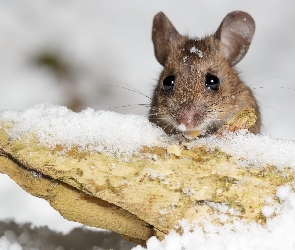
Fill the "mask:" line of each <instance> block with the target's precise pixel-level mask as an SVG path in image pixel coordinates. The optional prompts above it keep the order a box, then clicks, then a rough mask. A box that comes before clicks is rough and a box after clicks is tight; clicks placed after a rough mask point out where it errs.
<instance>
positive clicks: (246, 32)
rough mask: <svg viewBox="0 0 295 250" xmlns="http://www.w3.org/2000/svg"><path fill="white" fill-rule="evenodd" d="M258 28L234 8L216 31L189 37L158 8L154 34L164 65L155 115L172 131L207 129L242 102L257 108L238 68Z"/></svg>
mask: <svg viewBox="0 0 295 250" xmlns="http://www.w3.org/2000/svg"><path fill="white" fill-rule="evenodd" d="M254 31H255V22H254V20H253V18H252V17H251V16H250V15H249V14H247V13H245V12H241V11H235V12H231V13H229V14H228V15H227V16H226V17H225V18H224V19H223V21H222V23H221V24H220V26H219V28H218V29H217V31H216V32H215V34H213V35H212V36H208V37H205V38H202V39H190V38H188V37H187V36H182V35H180V34H179V33H178V32H177V30H176V29H175V27H174V26H173V25H172V23H171V22H170V21H169V19H168V18H167V17H166V16H165V15H164V13H162V12H160V13H158V14H157V15H156V16H155V17H154V21H153V29H152V40H153V44H154V51H155V56H156V58H157V60H158V62H159V63H160V64H161V65H163V67H164V69H163V71H162V73H161V75H160V78H159V82H158V85H157V87H156V89H155V91H154V95H153V101H152V105H151V109H150V116H149V119H150V121H152V122H154V123H156V124H157V125H159V126H160V127H162V128H163V129H164V130H165V131H166V133H169V134H171V133H178V132H182V131H198V132H199V133H201V134H203V135H204V134H208V133H211V132H214V131H216V130H217V129H218V128H219V127H220V126H221V125H222V124H223V123H224V122H225V121H226V119H227V118H228V117H229V116H231V115H232V114H234V113H235V112H237V111H238V110H239V109H241V108H243V107H246V106H250V107H254V108H256V109H257V105H256V102H255V99H254V97H253V95H252V93H251V91H250V90H249V89H248V88H247V87H246V86H245V85H244V84H243V83H242V82H241V80H240V79H239V77H238V74H237V72H236V70H235V69H234V68H233V66H234V65H236V64H237V63H238V62H239V61H241V60H242V58H243V57H244V56H245V54H246V53H247V51H248V48H249V46H250V43H251V41H252V37H253V35H254ZM257 110H258V109H257Z"/></svg>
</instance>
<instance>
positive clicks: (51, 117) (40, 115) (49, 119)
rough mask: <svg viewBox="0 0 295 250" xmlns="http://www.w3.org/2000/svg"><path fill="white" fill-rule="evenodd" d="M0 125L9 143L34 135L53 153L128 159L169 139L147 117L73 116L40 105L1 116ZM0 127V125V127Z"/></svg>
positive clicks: (104, 113) (63, 109) (91, 113)
mask: <svg viewBox="0 0 295 250" xmlns="http://www.w3.org/2000/svg"><path fill="white" fill-rule="evenodd" d="M0 121H2V122H5V124H9V126H12V127H11V129H9V130H7V131H8V134H9V136H10V138H11V139H12V140H16V139H19V138H21V137H28V138H29V137H30V135H31V133H34V134H35V135H36V136H37V138H38V139H39V141H40V143H41V144H42V145H44V146H46V147H49V148H52V149H54V148H55V147H56V146H57V145H61V146H63V147H64V148H65V150H70V149H71V148H73V147H78V148H79V149H80V150H87V151H92V152H105V153H107V154H112V155H125V156H130V155H132V154H134V153H137V152H138V150H139V149H141V147H143V146H147V147H152V146H159V145H160V144H159V142H160V140H162V141H165V139H168V136H167V135H166V134H165V133H164V132H163V130H161V129H160V128H158V127H156V126H155V125H153V124H151V123H149V121H148V120H147V118H146V117H144V116H140V115H122V114H118V113H115V112H111V111H96V112H95V111H94V110H93V109H91V108H88V109H86V110H83V111H81V112H79V113H75V112H73V111H71V110H69V109H67V108H66V107H62V106H54V105H50V104H40V105H36V106H34V107H32V108H28V109H25V110H20V111H16V110H5V111H1V112H0ZM0 126H1V125H0Z"/></svg>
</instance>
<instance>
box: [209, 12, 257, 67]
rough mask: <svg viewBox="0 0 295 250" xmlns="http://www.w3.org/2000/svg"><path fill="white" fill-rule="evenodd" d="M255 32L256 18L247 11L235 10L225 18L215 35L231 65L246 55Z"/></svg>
mask: <svg viewBox="0 0 295 250" xmlns="http://www.w3.org/2000/svg"><path fill="white" fill-rule="evenodd" d="M254 32H255V22H254V19H253V18H252V17H251V16H250V15H249V14H248V13H246V12H243V11H234V12H231V13H229V14H227V16H226V17H225V18H224V19H223V21H222V23H221V24H220V26H219V28H218V30H217V31H216V33H215V34H214V37H215V38H217V39H218V40H220V41H221V51H222V52H223V54H224V56H225V58H226V59H227V60H228V61H229V63H230V65H231V66H234V65H236V64H237V63H238V62H239V61H241V60H242V59H243V57H244V56H245V55H246V53H247V51H248V49H249V46H250V44H251V41H252V38H253V35H254Z"/></svg>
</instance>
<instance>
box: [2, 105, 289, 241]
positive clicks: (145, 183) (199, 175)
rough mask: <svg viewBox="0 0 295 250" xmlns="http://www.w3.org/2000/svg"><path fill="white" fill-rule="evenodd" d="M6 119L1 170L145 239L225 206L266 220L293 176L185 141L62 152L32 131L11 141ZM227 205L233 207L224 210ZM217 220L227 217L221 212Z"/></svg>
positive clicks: (73, 210) (85, 217) (87, 219)
mask: <svg viewBox="0 0 295 250" xmlns="http://www.w3.org/2000/svg"><path fill="white" fill-rule="evenodd" d="M253 112H254V111H251V110H250V111H249V110H247V112H245V111H243V112H240V113H238V114H237V116H236V117H233V118H231V119H230V120H229V122H228V123H227V124H226V125H225V126H226V129H229V130H230V131H232V130H236V129H237V128H249V127H251V126H252V125H253V124H254V123H255V119H254V123H253ZM243 114H244V115H243ZM245 114H246V115H245ZM249 114H250V115H249ZM254 115H255V114H254ZM249 120H250V122H249ZM249 124H252V125H250V126H249ZM2 125H3V124H2ZM4 125H5V124H4ZM4 125H3V126H2V128H1V129H0V146H1V147H0V150H1V151H0V152H1V156H0V172H1V173H4V174H7V175H9V176H10V177H11V178H12V179H13V180H14V181H15V182H16V183H18V184H19V185H20V186H21V187H22V188H23V189H24V190H26V191H27V192H29V193H31V194H33V195H35V196H38V197H41V198H43V199H46V200H47V201H48V202H49V203H50V204H51V206H52V207H54V208H55V209H56V210H57V211H59V212H60V213H61V214H62V215H63V216H64V217H65V218H67V219H69V220H73V221H78V222H81V223H83V224H85V225H89V226H93V227H99V228H105V229H108V230H112V231H115V232H118V233H120V234H122V235H125V236H126V237H127V238H128V239H130V240H133V241H135V242H139V243H144V242H145V241H146V240H147V239H148V238H150V237H151V236H153V235H155V236H157V237H158V238H163V237H164V236H165V235H166V234H167V233H168V232H169V231H170V230H171V229H174V228H175V226H176V225H177V224H178V221H179V220H181V219H183V218H184V219H187V220H188V221H197V222H198V223H202V221H204V220H205V219H206V218H208V216H213V215H218V214H220V213H225V214H226V215H227V216H228V223H230V222H231V221H233V220H235V219H240V218H246V219H248V220H249V221H257V222H259V223H264V221H265V218H264V216H263V215H262V213H261V211H262V207H263V206H264V205H265V199H266V198H267V197H270V198H272V199H273V200H277V199H276V197H275V193H276V190H277V187H279V186H282V185H284V184H286V183H288V182H291V181H292V180H293V174H292V173H291V172H289V170H288V169H286V170H285V171H284V172H280V171H277V170H276V169H275V167H274V166H265V167H264V168H254V167H253V168H251V167H249V168H241V167H238V166H237V165H236V163H235V161H234V160H233V159H232V157H231V156H230V155H228V154H225V153H224V152H222V151H220V150H219V149H216V150H213V151H212V150H207V149H206V148H205V147H195V148H192V149H187V148H186V146H185V144H184V145H180V146H175V145H169V146H167V148H166V149H163V148H160V147H159V148H157V147H154V148H150V149H149V148H145V149H143V155H145V156H149V157H144V156H133V157H132V159H130V160H129V161H128V160H127V161H126V159H124V161H123V160H122V159H120V158H116V157H111V156H106V155H104V154H100V153H89V152H81V151H79V150H75V149H73V150H71V151H68V152H66V153H61V152H62V148H57V149H56V150H52V149H51V150H49V149H48V148H45V147H43V146H42V145H40V144H39V143H38V140H37V139H36V138H35V137H34V135H33V134H32V137H31V140H29V141H23V140H10V139H9V136H8V134H7V129H9V128H6V130H5V129H4V128H3V127H5V126H4ZM180 147H181V148H180ZM150 156H152V157H150ZM8 195H9V194H8ZM220 206H223V208H224V207H226V208H227V209H225V210H224V209H223V212H222V211H221V210H222V209H220ZM28 212H29V211H28ZM212 218H213V217H212ZM214 223H220V222H219V221H218V219H217V217H216V218H215V219H214ZM222 223H224V222H222Z"/></svg>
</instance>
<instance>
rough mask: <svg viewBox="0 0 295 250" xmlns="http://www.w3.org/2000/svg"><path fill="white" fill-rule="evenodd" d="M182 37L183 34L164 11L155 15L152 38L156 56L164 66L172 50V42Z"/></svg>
mask: <svg viewBox="0 0 295 250" xmlns="http://www.w3.org/2000/svg"><path fill="white" fill-rule="evenodd" d="M180 38H181V35H180V34H179V33H178V32H177V30H176V29H175V28H174V26H173V24H172V23H171V22H170V20H169V19H168V18H167V17H166V16H165V14H164V13H163V12H159V13H158V14H157V15H155V17H154V21H153V30H152V40H153V43H154V50H155V56H156V58H157V60H158V62H159V63H160V64H162V65H163V66H164V64H165V61H166V59H167V57H168V54H169V52H170V48H171V42H173V41H175V40H177V39H180Z"/></svg>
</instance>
